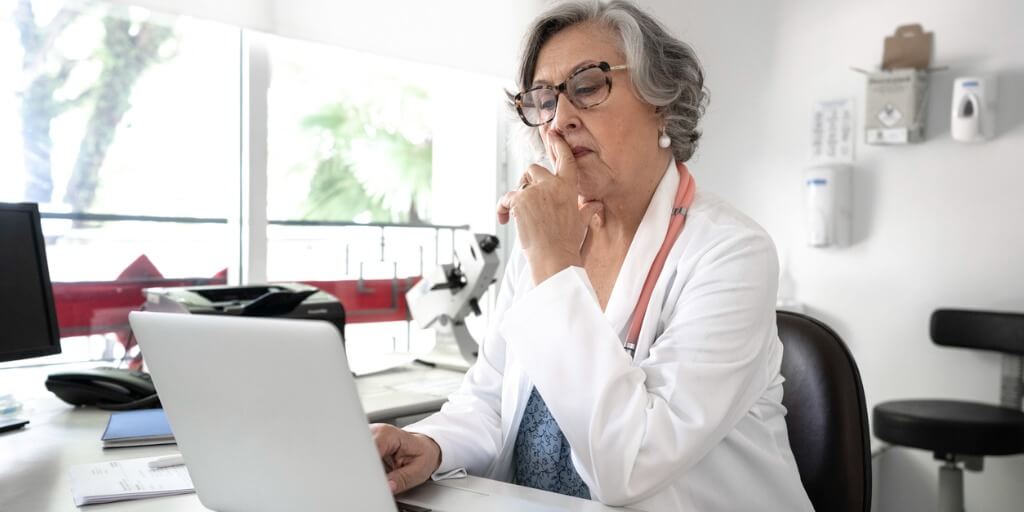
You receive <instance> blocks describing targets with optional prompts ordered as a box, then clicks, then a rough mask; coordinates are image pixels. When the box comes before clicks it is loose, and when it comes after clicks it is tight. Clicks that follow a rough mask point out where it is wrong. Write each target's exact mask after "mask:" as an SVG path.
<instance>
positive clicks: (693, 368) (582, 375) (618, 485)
mask: <svg viewBox="0 0 1024 512" xmlns="http://www.w3.org/2000/svg"><path fill="white" fill-rule="evenodd" d="M666 271H668V269H666ZM688 271H692V273H690V274H689V275H687V274H686V272H688ZM679 272H680V273H679V274H678V275H677V276H676V278H677V279H686V282H685V284H683V287H682V290H681V292H679V293H678V294H676V295H672V294H670V295H668V302H667V303H665V304H661V303H660V301H658V300H654V301H652V304H651V307H652V308H661V307H662V306H664V308H663V309H662V311H661V317H660V321H661V322H662V323H663V330H662V329H661V328H659V331H660V332H661V334H660V335H659V336H658V337H657V338H656V340H655V342H654V345H653V346H652V347H651V351H650V355H649V357H648V358H647V359H645V360H644V361H642V362H640V363H639V364H638V365H636V366H634V365H633V363H632V361H631V360H630V358H629V357H628V356H627V355H626V353H625V351H624V350H623V348H622V344H621V341H620V340H619V338H618V336H617V335H616V333H615V332H614V330H613V328H612V327H611V325H610V324H609V323H608V321H607V320H606V318H605V317H604V315H603V313H602V311H601V309H600V306H599V304H598V302H597V300H596V296H595V295H594V292H593V288H592V287H591V285H590V282H589V280H588V278H587V275H586V272H585V271H584V270H583V269H581V268H578V267H571V268H568V269H565V270H563V271H562V272H560V273H558V274H556V275H555V276H552V277H551V278H549V279H547V280H545V281H544V282H542V283H540V285H539V286H537V287H536V288H535V289H533V290H531V291H530V292H528V293H526V294H525V295H524V296H523V297H522V298H521V299H520V300H518V301H517V302H516V303H515V304H513V305H512V306H511V308H510V309H509V310H508V311H507V312H506V314H505V316H504V319H503V322H502V325H501V327H500V331H501V334H502V336H503V337H504V338H505V340H506V343H507V344H508V347H509V352H510V354H514V356H515V357H518V358H519V360H521V361H522V365H523V367H524V369H525V371H526V372H527V374H528V375H529V377H530V378H531V380H532V381H533V383H534V385H535V386H536V387H537V390H538V391H539V392H540V394H541V396H543V397H544V400H545V402H546V403H547V405H548V407H549V409H550V410H551V413H552V416H553V417H554V418H555V421H557V422H558V425H559V426H560V428H561V429H562V432H563V433H564V435H565V436H566V439H567V440H568V441H569V444H570V446H571V448H572V454H573V462H574V464H575V466H576V469H577V471H578V472H579V473H580V476H581V477H582V478H583V480H584V481H585V482H586V483H587V485H588V486H589V487H590V492H591V494H592V496H594V498H596V499H598V500H600V501H601V502H603V503H606V504H609V505H629V504H631V503H635V502H637V501H640V500H643V499H646V498H647V497H649V496H651V495H652V494H654V493H656V492H658V491H659V490H661V489H662V488H664V487H665V486H666V485H668V484H669V483H671V482H673V481H676V480H678V479H679V478H681V477H683V476H684V475H685V473H686V472H687V471H688V470H689V469H690V468H692V467H693V466H694V465H695V464H697V463H698V462H699V461H700V460H701V458H702V457H703V456H704V455H706V454H707V453H708V452H709V451H710V450H711V449H712V448H713V447H714V446H715V445H716V444H717V443H719V442H720V441H721V440H722V439H723V438H724V437H725V435H726V434H727V433H728V432H729V431H730V430H731V429H732V428H733V427H734V426H735V425H736V424H737V423H738V422H739V420H740V419H741V418H742V417H743V416H744V415H745V414H748V412H749V411H750V410H751V408H752V406H753V405H754V403H755V402H756V401H757V400H758V399H759V397H760V396H761V394H762V392H763V391H764V389H765V386H767V379H768V377H767V376H768V374H769V369H768V368H767V361H768V360H769V354H770V353H771V349H770V346H771V345H770V343H771V340H772V339H774V333H775V329H774V325H775V309H774V304H775V296H776V288H777V284H776V283H777V276H778V262H777V258H776V255H775V249H774V246H773V244H772V242H771V240H770V239H769V238H768V236H767V235H766V234H764V233H763V232H759V231H754V230H745V231H744V232H743V233H741V234H739V235H735V236H731V237H729V238H727V239H724V240H720V241H717V242H716V243H714V244H711V245H710V249H708V250H707V251H706V252H705V253H704V254H702V255H700V258H699V260H698V261H697V263H696V264H695V265H692V264H691V265H690V266H689V268H688V269H685V270H684V269H682V268H680V269H679ZM648 318H652V317H648Z"/></svg>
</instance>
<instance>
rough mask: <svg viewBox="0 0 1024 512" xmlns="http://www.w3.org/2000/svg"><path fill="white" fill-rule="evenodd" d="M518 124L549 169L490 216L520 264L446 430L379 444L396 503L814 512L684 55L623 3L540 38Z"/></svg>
mask: <svg viewBox="0 0 1024 512" xmlns="http://www.w3.org/2000/svg"><path fill="white" fill-rule="evenodd" d="M518 78H519V85H520V87H521V88H522V89H521V90H522V92H520V93H519V94H517V95H515V98H514V103H515V108H516V110H517V112H518V114H519V116H520V118H521V119H522V121H523V122H524V123H526V124H527V125H529V126H531V127H535V128H533V129H534V130H535V133H536V136H537V137H538V138H539V140H540V141H542V142H543V145H544V147H545V149H546V151H547V153H548V160H549V161H550V162H552V163H553V164H552V165H551V166H550V168H546V167H543V166H541V165H532V166H530V167H529V168H528V169H526V172H525V173H524V174H523V175H522V178H521V181H520V187H518V188H517V189H516V190H514V191H511V192H509V193H507V194H505V196H504V197H503V198H502V199H501V201H500V203H499V205H498V208H497V210H498V211H497V214H498V220H499V222H502V223H504V222H508V221H509V220H511V221H513V222H515V226H516V230H517V233H518V235H519V244H520V247H519V249H518V250H516V251H514V252H513V254H512V258H511V261H509V263H508V266H507V270H506V272H505V276H504V280H503V282H502V285H501V290H500V293H499V297H498V303H497V310H496V314H495V316H494V319H493V324H492V327H491V329H490V332H489V333H488V336H487V337H486V339H485V340H484V342H483V343H482V345H481V349H480V356H479V360H478V361H477V363H476V364H475V365H474V366H473V368H472V369H471V370H470V371H469V373H468V374H467V376H466V379H465V381H464V383H463V385H462V386H461V388H460V389H459V391H458V392H456V393H455V394H454V395H452V396H451V397H450V399H449V401H448V403H446V404H445V406H444V407H443V408H442V409H441V411H440V412H438V413H437V414H435V415H433V416H431V417H429V418H427V419H425V420H423V421H421V422H419V423H416V424H414V425H411V426H409V427H407V428H406V429H405V430H400V429H397V428H395V427H391V426H386V425H374V426H373V431H374V437H375V440H376V442H377V446H378V449H379V450H380V453H381V456H382V458H383V459H384V462H385V465H386V466H387V467H388V469H389V474H388V479H389V482H390V484H391V486H392V489H393V490H394V491H395V492H401V491H402V490H405V489H407V488H409V487H412V486H415V485H418V484H420V483H421V482H423V481H425V480H426V479H428V478H430V477H431V476H433V477H434V478H443V477H444V476H446V475H447V474H449V473H451V472H453V471H456V470H459V469H465V470H466V471H468V472H469V473H472V474H476V475H482V476H487V477H490V478H496V479H501V480H507V481H512V482H515V483H518V484H520V485H526V486H530V487H536V488H541V489H546V490H550V491H555V492H560V493H563V494H570V495H575V496H580V497H586V498H592V499H596V500H599V501H601V502H603V503H606V504H611V505H631V506H636V507H637V508H640V509H644V510H651V511H654V510H665V511H669V510H699V511H715V510H720V511H741V510H771V511H799V510H811V505H810V503H809V501H808V498H807V495H806V493H805V491H804V489H803V486H802V485H801V482H800V477H799V474H798V472H797V468H796V464H795V462H794V459H793V455H792V452H791V451H790V446H789V439H788V436H787V433H786V423H785V414H786V409H785V408H784V407H783V406H782V381H783V378H782V376H781V375H780V373H779V367H780V361H781V358H782V345H781V344H780V342H779V339H778V336H777V335H776V328H775V309H774V303H775V297H776V286H777V284H776V283H777V275H778V263H777V258H776V254H775V249H774V247H773V245H772V242H771V240H770V238H769V237H768V235H767V234H766V233H765V232H764V231H763V230H762V229H761V228H760V227H759V226H758V225H757V224H755V223H754V222H753V221H751V220H750V219H748V218H747V217H745V216H743V215H742V214H741V213H739V212H737V211H736V210H734V209H733V208H731V207H730V206H728V205H726V204H725V203H723V202H722V201H720V200H718V199H715V198H713V197H711V196H709V195H707V194H704V193H700V192H697V188H696V187H697V186H696V184H695V183H694V179H693V177H691V175H690V173H689V171H688V170H687V167H686V165H684V163H683V162H685V161H687V160H689V159H690V157H691V155H692V154H693V152H694V149H695V147H696V142H697V139H698V136H699V134H698V132H697V131H696V126H697V122H698V118H699V116H700V114H701V113H702V111H703V102H704V92H703V74H702V71H701V69H700V65H699V63H698V62H697V59H696V58H695V56H694V55H693V52H692V50H691V49H690V48H689V47H688V46H687V45H686V44H684V43H682V42H680V41H679V40H677V39H675V38H673V37H672V36H670V35H669V34H668V33H667V32H666V30H665V29H664V28H663V27H662V26H660V25H659V24H658V23H657V22H656V21H654V20H653V19H652V18H651V17H650V16H649V15H647V14H645V13H644V12H642V11H640V10H639V9H637V8H636V7H635V6H633V5H631V4H629V3H625V2H611V3H608V4H599V3H567V4H559V5H556V6H555V7H553V8H551V10H549V11H548V12H546V13H544V14H543V15H541V16H540V18H539V19H538V20H537V21H536V23H535V24H534V25H533V26H532V29H531V32H530V34H529V36H528V39H527V43H526V46H525V49H524V54H523V56H522V64H521V68H520V73H519V77H518Z"/></svg>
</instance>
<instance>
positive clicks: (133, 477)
mask: <svg viewBox="0 0 1024 512" xmlns="http://www.w3.org/2000/svg"><path fill="white" fill-rule="evenodd" d="M159 458H161V457H143V458H141V459H127V460H112V461H108V462H100V463H97V464H82V465H79V466H72V468H71V474H70V477H71V495H72V496H74V498H75V506H78V507H81V506H82V505H94V504H99V503H112V502H115V501H125V500H138V499H143V498H155V497H158V496H171V495H175V494H187V493H191V492H195V489H194V488H193V486H192V478H190V477H189V475H188V469H186V468H185V466H171V467H167V468H160V469H150V467H149V461H151V460H156V459H159Z"/></svg>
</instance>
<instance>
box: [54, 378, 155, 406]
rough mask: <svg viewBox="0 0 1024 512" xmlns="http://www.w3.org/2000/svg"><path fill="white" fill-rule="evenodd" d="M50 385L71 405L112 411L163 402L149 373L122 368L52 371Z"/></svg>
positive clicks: (59, 396)
mask: <svg viewBox="0 0 1024 512" xmlns="http://www.w3.org/2000/svg"><path fill="white" fill-rule="evenodd" d="M46 389H49V390H50V391H52V392H53V394H55V395H57V397H58V398H60V399H61V400H63V401H65V402H67V403H69V404H71V405H92V406H95V407H99V408H100V409H107V410H112V411H122V410H128V409H144V408H149V407H159V406H160V398H159V397H158V396H157V394H156V387H155V386H153V381H152V378H151V377H150V376H149V374H148V373H146V372H141V371H133V370H126V369H121V368H92V369H89V370H80V371H69V372H57V373H52V374H50V376H49V377H48V378H47V379H46Z"/></svg>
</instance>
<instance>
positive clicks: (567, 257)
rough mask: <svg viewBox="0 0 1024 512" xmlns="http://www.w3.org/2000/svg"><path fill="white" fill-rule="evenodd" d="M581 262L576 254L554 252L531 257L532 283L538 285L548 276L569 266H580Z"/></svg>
mask: <svg viewBox="0 0 1024 512" xmlns="http://www.w3.org/2000/svg"><path fill="white" fill-rule="evenodd" d="M581 264H582V263H581V262H580V257H579V255H577V254H556V255H550V256H548V255H545V256H544V257H539V258H531V261H530V270H531V271H532V273H533V284H534V285H539V284H541V283H543V282H544V281H546V280H547V279H548V278H549V277H551V276H553V275H555V274H557V273H559V272H561V271H563V270H565V269H567V268H569V267H573V266H577V267H578V266H581Z"/></svg>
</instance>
